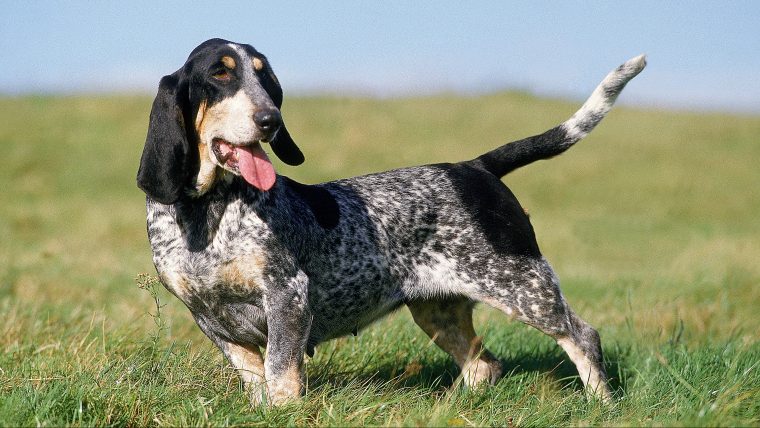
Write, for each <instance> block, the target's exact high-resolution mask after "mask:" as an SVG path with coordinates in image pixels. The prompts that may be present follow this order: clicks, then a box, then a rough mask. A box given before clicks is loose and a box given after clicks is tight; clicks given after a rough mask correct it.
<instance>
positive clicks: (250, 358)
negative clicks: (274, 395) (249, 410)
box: [226, 343, 266, 405]
mask: <svg viewBox="0 0 760 428" xmlns="http://www.w3.org/2000/svg"><path fill="white" fill-rule="evenodd" d="M226 351H227V352H226V354H227V356H228V358H229V360H230V363H231V364H232V366H233V367H235V370H236V371H237V372H238V375H239V376H240V379H241V380H242V381H243V386H244V388H245V391H246V393H247V394H248V399H249V400H250V401H251V404H253V405H257V404H259V403H261V402H262V401H263V399H264V397H265V394H266V381H265V379H264V358H263V357H262V356H261V350H260V349H259V347H258V346H252V345H251V346H248V345H246V346H242V345H236V344H234V343H227V349H226Z"/></svg>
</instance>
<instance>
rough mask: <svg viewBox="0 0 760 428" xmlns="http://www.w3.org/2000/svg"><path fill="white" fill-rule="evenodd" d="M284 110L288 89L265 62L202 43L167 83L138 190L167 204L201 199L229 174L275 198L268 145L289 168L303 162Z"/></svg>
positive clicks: (157, 103) (234, 47) (238, 49)
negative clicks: (264, 146)
mask: <svg viewBox="0 0 760 428" xmlns="http://www.w3.org/2000/svg"><path fill="white" fill-rule="evenodd" d="M281 106H282V88H281V87H280V83H279V82H278V81H277V77H276V76H275V75H274V72H273V71H272V67H271V66H270V65H269V62H268V61H267V59H266V57H264V55H262V54H261V53H259V52H258V51H257V50H256V49H254V48H253V47H252V46H249V45H241V44H237V43H232V42H229V41H227V40H222V39H211V40H207V41H205V42H203V43H201V44H200V45H199V46H198V47H197V48H195V49H194V50H193V51H192V52H191V53H190V56H189V57H188V58H187V61H186V62H185V65H184V66H182V68H180V69H179V70H177V71H176V72H174V73H172V74H170V75H168V76H164V77H163V78H162V79H161V83H160V84H159V87H158V94H157V95H156V99H155V100H154V101H153V108H152V109H151V112H150V124H149V125H148V136H147V138H146V140H145V148H144V149H143V153H142V158H141V160H140V168H139V170H138V172H137V185H138V186H139V187H140V188H141V189H142V190H143V191H145V193H146V194H148V196H150V197H151V198H153V199H155V200H156V201H158V202H161V203H163V204H173V203H174V202H176V201H177V200H178V199H179V198H181V197H182V196H183V195H186V194H191V195H192V194H194V195H201V194H203V193H205V192H207V191H208V190H209V189H210V188H211V187H212V186H213V185H214V183H215V182H216V180H217V179H218V178H219V177H220V175H223V174H230V173H231V174H235V175H239V176H242V177H243V179H245V181H247V182H248V183H249V184H250V185H252V186H254V187H256V188H257V189H259V190H260V191H267V190H269V189H270V188H271V187H272V186H273V185H274V183H275V178H276V176H275V172H274V168H273V167H272V163H271V162H270V161H269V159H268V158H267V155H266V154H265V153H264V150H263V149H262V147H261V144H262V143H269V145H270V146H271V148H272V151H273V152H274V153H275V154H276V155H277V157H279V158H280V159H281V160H282V161H283V162H285V163H287V164H289V165H299V164H301V163H302V162H303V161H304V157H303V154H302V153H301V151H300V150H299V149H298V147H297V146H296V145H295V143H294V142H293V140H292V139H291V137H290V134H288V130H287V129H286V128H285V125H284V123H283V121H282V116H281V114H280V107H281Z"/></svg>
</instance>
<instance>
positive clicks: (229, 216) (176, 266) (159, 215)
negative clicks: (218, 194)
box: [148, 203, 269, 316]
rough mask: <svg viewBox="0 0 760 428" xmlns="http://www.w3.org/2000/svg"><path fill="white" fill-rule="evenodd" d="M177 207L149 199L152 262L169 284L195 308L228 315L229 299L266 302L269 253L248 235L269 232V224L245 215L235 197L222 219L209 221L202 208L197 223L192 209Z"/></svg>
mask: <svg viewBox="0 0 760 428" xmlns="http://www.w3.org/2000/svg"><path fill="white" fill-rule="evenodd" d="M178 210H179V208H175V207H165V206H158V205H157V204H148V236H149V239H150V243H151V247H152V250H153V262H154V264H155V266H156V270H157V271H158V273H159V275H160V277H161V280H162V282H163V283H164V285H165V286H166V287H167V289H169V291H171V292H172V293H173V294H174V295H175V296H177V297H178V298H179V299H180V300H182V301H183V303H185V305H187V306H188V307H189V308H190V309H191V310H192V311H193V313H195V312H196V311H200V312H214V313H216V312H218V314H217V315H219V316H224V315H225V313H226V312H225V310H224V305H225V304H228V303H235V304H241V303H243V304H254V305H257V306H261V305H263V304H264V301H263V296H264V295H265V291H266V283H267V281H266V269H267V261H266V258H265V254H266V253H265V252H264V251H263V249H262V248H260V245H257V243H258V241H257V240H251V239H243V238H244V237H247V236H248V237H249V236H260V237H264V238H265V237H266V236H267V234H268V233H269V231H268V230H267V227H266V225H265V224H264V223H263V222H261V221H260V220H259V221H257V220H258V219H257V218H256V217H251V216H241V215H240V212H239V210H240V207H239V206H238V204H235V203H232V204H229V205H227V206H226V207H225V209H224V211H223V212H222V213H219V214H220V216H219V218H218V220H217V224H209V223H207V220H206V219H207V218H209V217H208V216H207V215H206V214H207V213H205V214H204V213H199V215H198V217H200V220H198V222H199V223H198V224H195V223H194V222H196V220H197V219H195V218H194V217H193V213H181V214H178ZM200 214H204V215H203V216H201V215H200ZM204 240H205V243H203V244H201V242H203V241H204ZM195 241H198V242H195Z"/></svg>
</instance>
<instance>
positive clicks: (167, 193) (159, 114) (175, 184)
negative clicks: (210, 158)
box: [137, 71, 193, 205]
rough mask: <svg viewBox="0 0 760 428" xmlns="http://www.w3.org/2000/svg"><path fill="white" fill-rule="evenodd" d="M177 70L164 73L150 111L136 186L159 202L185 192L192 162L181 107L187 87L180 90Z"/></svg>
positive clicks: (166, 200) (179, 195) (172, 198)
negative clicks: (169, 73)
mask: <svg viewBox="0 0 760 428" xmlns="http://www.w3.org/2000/svg"><path fill="white" fill-rule="evenodd" d="M180 73H182V71H178V72H176V73H174V74H172V75H169V76H164V77H163V78H162V79H161V83H160V84H159V86H158V94H157V95H156V99H155V100H154V101H153V108H152V109H151V111H150V123H149V125H148V136H147V137H146V139H145V148H143V153H142V158H141V159H140V168H139V170H138V171H137V186H138V187H139V188H140V189H142V190H143V191H144V192H145V193H146V194H147V195H148V196H150V197H151V198H152V199H155V200H156V201H158V202H160V203H162V204H167V205H168V204H173V203H175V202H177V200H178V199H179V198H180V197H181V196H182V195H183V194H184V189H185V185H186V184H187V179H188V176H189V174H190V171H191V169H192V166H193V156H192V151H191V147H190V144H189V143H188V138H187V130H186V127H185V119H184V110H185V106H186V104H187V100H186V98H187V95H186V92H187V91H186V90H181V88H180V86H181V82H180V78H179V75H180Z"/></svg>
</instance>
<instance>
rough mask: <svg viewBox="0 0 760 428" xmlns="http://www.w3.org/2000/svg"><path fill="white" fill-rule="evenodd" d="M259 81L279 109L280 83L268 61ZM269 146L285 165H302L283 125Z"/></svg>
mask: <svg viewBox="0 0 760 428" xmlns="http://www.w3.org/2000/svg"><path fill="white" fill-rule="evenodd" d="M260 81H261V85H262V86H263V87H264V90H265V91H267V94H269V98H271V99H272V102H274V105H275V106H276V107H277V108H278V109H281V108H282V87H281V86H280V81H279V80H277V76H275V74H274V71H273V70H272V66H271V65H269V61H268V60H267V61H264V72H263V73H262V74H261V78H260ZM270 145H271V146H272V151H273V152H274V154H275V155H277V157H278V158H280V160H281V161H283V162H285V163H286V164H288V165H293V166H295V165H301V164H302V163H303V161H304V156H303V153H301V149H299V148H298V146H296V143H295V141H293V138H292V137H291V136H290V133H289V132H288V129H287V128H285V124H284V123H283V124H282V126H280V129H279V130H278V131H277V135H276V136H275V138H274V139H273V140H272V141H271V142H270Z"/></svg>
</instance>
